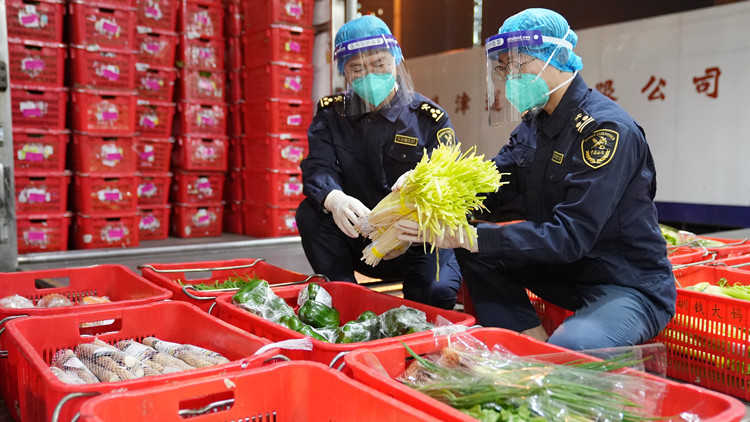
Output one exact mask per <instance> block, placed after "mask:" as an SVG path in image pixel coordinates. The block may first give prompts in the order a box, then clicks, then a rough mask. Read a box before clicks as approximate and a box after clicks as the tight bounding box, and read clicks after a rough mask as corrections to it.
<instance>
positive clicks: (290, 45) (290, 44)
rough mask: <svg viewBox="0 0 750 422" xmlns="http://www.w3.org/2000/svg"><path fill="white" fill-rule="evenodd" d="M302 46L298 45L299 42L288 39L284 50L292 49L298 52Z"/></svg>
mask: <svg viewBox="0 0 750 422" xmlns="http://www.w3.org/2000/svg"><path fill="white" fill-rule="evenodd" d="M301 49H302V48H301V47H300V45H299V43H298V42H296V41H289V42H288V43H286V51H294V52H295V53H299V52H300V50H301Z"/></svg>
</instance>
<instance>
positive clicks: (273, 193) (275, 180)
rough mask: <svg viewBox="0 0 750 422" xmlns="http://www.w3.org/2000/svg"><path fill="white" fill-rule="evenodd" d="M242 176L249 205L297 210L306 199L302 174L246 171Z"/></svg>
mask: <svg viewBox="0 0 750 422" xmlns="http://www.w3.org/2000/svg"><path fill="white" fill-rule="evenodd" d="M242 176H243V180H244V191H245V195H244V196H245V201H246V202H247V203H249V204H255V205H272V206H277V207H284V208H297V206H298V205H299V203H300V202H302V200H303V199H305V196H304V195H303V194H302V174H301V173H298V172H294V173H288V172H281V171H268V170H265V171H253V170H245V171H244V172H243V174H242Z"/></svg>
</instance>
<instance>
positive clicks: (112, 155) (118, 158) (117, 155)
mask: <svg viewBox="0 0 750 422" xmlns="http://www.w3.org/2000/svg"><path fill="white" fill-rule="evenodd" d="M106 157H107V158H106V159H107V160H109V161H122V154H120V153H119V152H114V153H109V154H107V155H106Z"/></svg>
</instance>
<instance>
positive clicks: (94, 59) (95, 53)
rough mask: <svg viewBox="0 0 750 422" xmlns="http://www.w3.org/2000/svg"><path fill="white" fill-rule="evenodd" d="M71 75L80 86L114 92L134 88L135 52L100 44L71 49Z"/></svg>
mask: <svg viewBox="0 0 750 422" xmlns="http://www.w3.org/2000/svg"><path fill="white" fill-rule="evenodd" d="M70 59H71V64H72V66H71V70H72V72H71V74H72V79H73V83H74V84H75V85H76V86H78V87H83V88H90V89H102V90H115V91H132V90H133V89H135V53H134V52H132V51H126V50H117V49H112V48H106V49H105V48H100V47H98V46H89V47H84V46H80V45H74V46H71V48H70Z"/></svg>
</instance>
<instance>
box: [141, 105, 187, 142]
mask: <svg viewBox="0 0 750 422" xmlns="http://www.w3.org/2000/svg"><path fill="white" fill-rule="evenodd" d="M137 104H138V105H137V107H136V109H135V110H136V112H135V113H136V117H135V118H136V130H138V132H140V133H141V135H143V136H147V137H149V138H169V135H170V134H171V133H172V119H174V113H175V109H176V108H177V104H175V103H169V102H164V101H148V100H141V99H139V100H138V101H137Z"/></svg>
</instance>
